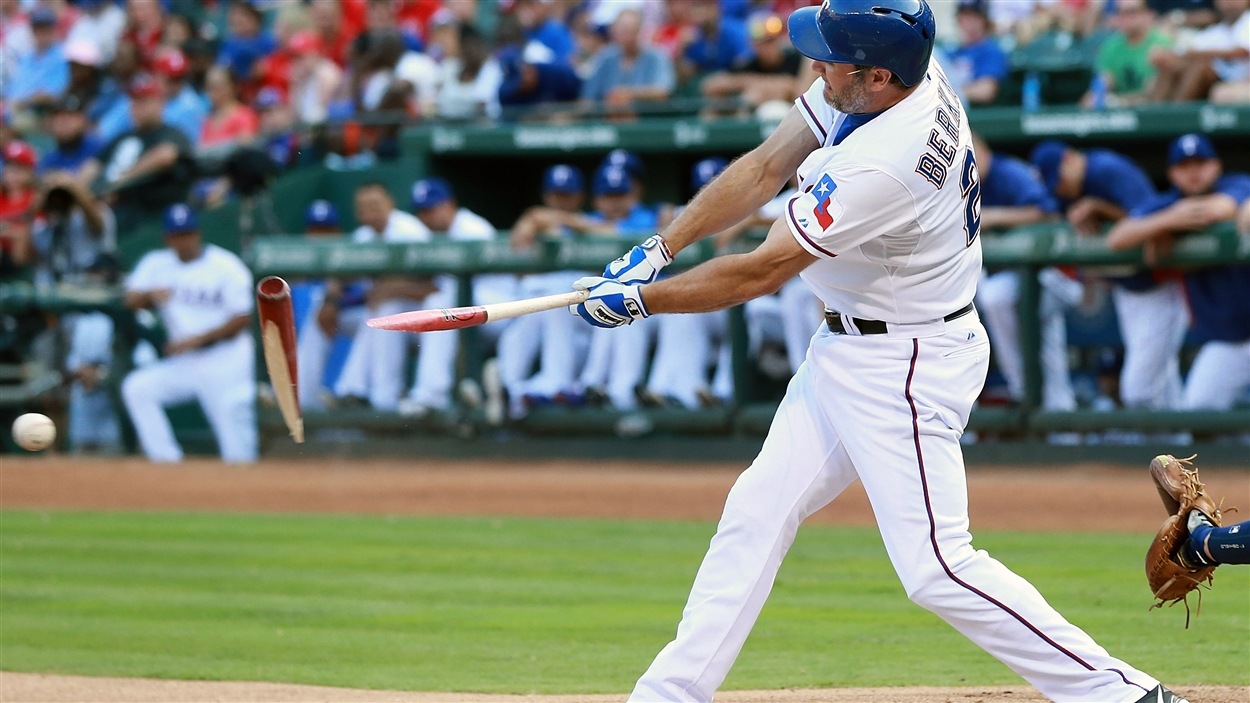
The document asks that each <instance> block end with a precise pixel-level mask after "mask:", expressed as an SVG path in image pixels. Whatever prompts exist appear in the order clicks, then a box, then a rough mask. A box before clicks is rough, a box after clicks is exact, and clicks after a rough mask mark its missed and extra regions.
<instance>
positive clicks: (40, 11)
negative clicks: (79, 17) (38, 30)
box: [30, 5, 56, 27]
mask: <svg viewBox="0 0 1250 703" xmlns="http://www.w3.org/2000/svg"><path fill="white" fill-rule="evenodd" d="M54 24H56V12H55V11H54V10H53V9H52V8H50V7H46V6H44V5H39V6H38V7H36V8H35V9H33V10H31V12H30V25H31V26H32V27H41V26H42V27H49V26H52V25H54Z"/></svg>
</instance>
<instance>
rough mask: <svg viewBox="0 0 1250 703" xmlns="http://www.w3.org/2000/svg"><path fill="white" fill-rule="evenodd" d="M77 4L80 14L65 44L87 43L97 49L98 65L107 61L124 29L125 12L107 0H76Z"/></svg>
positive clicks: (114, 52)
mask: <svg viewBox="0 0 1250 703" xmlns="http://www.w3.org/2000/svg"><path fill="white" fill-rule="evenodd" d="M77 5H78V9H79V10H80V11H81V14H79V15H78V19H77V20H75V21H74V25H73V26H72V27H71V28H70V30H69V35H68V36H66V37H65V44H66V46H70V45H72V44H75V43H83V44H89V45H91V46H94V47H96V49H97V50H98V51H99V54H100V61H101V64H100V65H104V64H107V63H109V62H110V61H112V60H113V55H114V54H116V53H117V42H118V41H120V40H121V36H122V32H123V31H124V30H125V29H126V12H125V11H124V10H122V9H121V8H120V7H118V6H117V3H114V2H109V1H108V0H78V3H77Z"/></svg>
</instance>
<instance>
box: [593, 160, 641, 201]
mask: <svg viewBox="0 0 1250 703" xmlns="http://www.w3.org/2000/svg"><path fill="white" fill-rule="evenodd" d="M632 189H633V184H632V183H631V182H630V179H629V172H628V171H626V170H625V169H624V168H622V167H620V166H613V165H611V164H604V165H603V166H600V167H599V170H598V171H595V183H594V192H595V195H596V196H599V195H624V194H626V193H628V192H630V191H631V190H632Z"/></svg>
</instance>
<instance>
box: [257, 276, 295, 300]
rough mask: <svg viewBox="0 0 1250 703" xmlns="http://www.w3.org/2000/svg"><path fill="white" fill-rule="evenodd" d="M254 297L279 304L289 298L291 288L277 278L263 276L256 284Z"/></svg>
mask: <svg viewBox="0 0 1250 703" xmlns="http://www.w3.org/2000/svg"><path fill="white" fill-rule="evenodd" d="M256 297H257V299H259V300H268V301H272V302H275V303H276V302H281V301H282V300H284V299H289V298H290V297H291V286H289V285H287V282H286V281H284V280H282V279H281V278H279V277H277V276H265V277H264V278H262V279H260V283H257V284H256Z"/></svg>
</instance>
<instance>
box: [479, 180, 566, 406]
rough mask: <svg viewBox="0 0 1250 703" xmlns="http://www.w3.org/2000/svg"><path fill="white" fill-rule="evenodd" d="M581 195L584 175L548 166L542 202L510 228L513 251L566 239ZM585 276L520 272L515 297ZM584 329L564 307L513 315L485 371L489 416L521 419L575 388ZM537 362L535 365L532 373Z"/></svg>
mask: <svg viewBox="0 0 1250 703" xmlns="http://www.w3.org/2000/svg"><path fill="white" fill-rule="evenodd" d="M584 198H585V195H584V186H583V184H582V174H581V172H580V171H578V170H577V169H576V168H574V167H573V166H570V165H568V164H557V165H555V166H551V167H550V168H548V169H547V171H546V172H545V173H544V174H543V185H542V205H536V206H534V207H531V208H529V209H527V210H526V211H525V213H524V214H523V215H521V218H520V219H519V220H517V222H516V224H514V225H513V226H512V232H511V242H512V248H514V249H521V250H524V249H528V248H530V247H532V246H534V244H535V243H536V242H537V241H538V240H539V239H565V238H570V237H573V236H574V233H573V230H571V229H569V228H568V227H565V226H563V225H562V224H560V222H561V220H562V219H563V218H564V217H572V216H577V215H579V214H580V213H581V209H582V201H583V199H584ZM583 275H586V274H584V273H582V272H578V271H557V272H554V273H538V274H528V275H525V276H522V277H521V279H520V281H519V282H518V290H517V295H518V296H519V297H524V298H531V297H538V296H542V295H552V294H555V293H560V292H563V291H566V290H568V287H569V282H570V281H574V280H576V279H578V278H580V277H581V276H583ZM587 336H588V335H587V331H586V330H585V325H579V324H577V320H576V319H575V318H573V316H572V315H566V314H565V311H564V310H548V311H546V312H541V313H537V314H535V315H526V316H524V317H520V318H517V319H516V320H514V321H513V323H512V324H511V325H509V326H508V327H507V328H505V329H504V331H503V333H502V334H501V335H500V338H499V354H498V356H497V362H496V363H495V364H490V365H488V366H487V367H486V368H484V369H483V373H482V375H483V382H484V384H485V386H486V396H487V404H486V413H487V419H488V420H489V421H490V422H492V423H494V424H499V423H500V422H502V421H503V419H504V418H505V416H506V417H509V418H512V419H519V418H521V417H523V416H524V415H525V413H526V411H527V410H528V407H529V406H530V405H531V404H547V403H550V402H552V400H553V399H554V398H555V397H556V395H557V394H558V393H560V392H561V391H564V390H566V389H568V388H571V387H572V386H573V383H574V380H575V379H576V377H577V368H578V366H579V365H580V362H581V360H582V358H583V357H584V356H585V351H586V342H587ZM535 360H537V361H538V368H537V371H536V372H535V373H532V374H531V373H530V371H531V369H532V368H533V366H534V362H535Z"/></svg>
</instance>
